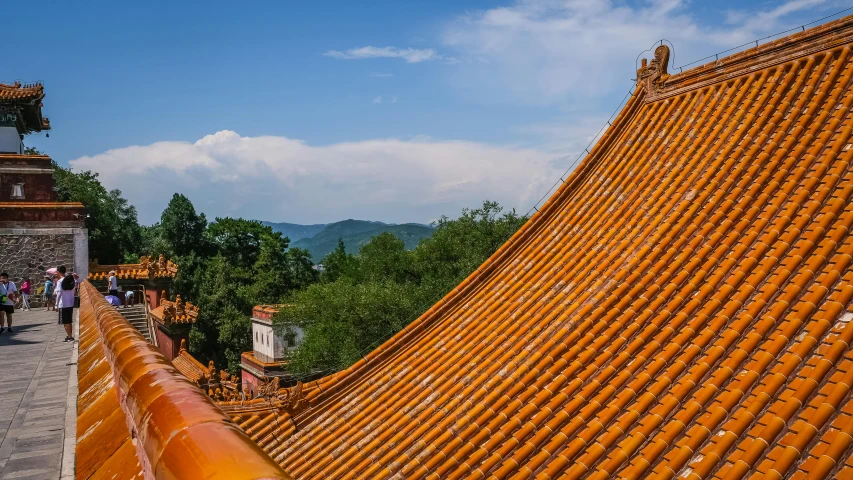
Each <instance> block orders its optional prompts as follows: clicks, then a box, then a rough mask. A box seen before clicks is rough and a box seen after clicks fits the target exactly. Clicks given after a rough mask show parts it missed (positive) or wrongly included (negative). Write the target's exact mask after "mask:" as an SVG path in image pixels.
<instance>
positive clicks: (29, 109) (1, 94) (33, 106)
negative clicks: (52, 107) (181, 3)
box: [0, 82, 50, 134]
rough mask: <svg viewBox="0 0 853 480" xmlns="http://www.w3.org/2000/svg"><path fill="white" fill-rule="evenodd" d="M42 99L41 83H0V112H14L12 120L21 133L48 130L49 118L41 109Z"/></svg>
mask: <svg viewBox="0 0 853 480" xmlns="http://www.w3.org/2000/svg"><path fill="white" fill-rule="evenodd" d="M43 99H44V85H42V84H41V83H31V84H22V83H21V82H15V83H11V84H9V83H0V107H2V108H0V114H9V113H11V114H14V115H15V116H14V117H13V118H14V122H15V123H16V125H17V127H18V130H19V132H21V133H25V134H26V133H31V132H40V131H42V130H50V119H48V118H47V117H45V116H43V115H42V111H41V109H42V106H43V105H42V100H43ZM10 109H11V110H10ZM17 114H20V116H18V115H17Z"/></svg>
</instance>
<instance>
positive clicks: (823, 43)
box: [641, 15, 853, 102]
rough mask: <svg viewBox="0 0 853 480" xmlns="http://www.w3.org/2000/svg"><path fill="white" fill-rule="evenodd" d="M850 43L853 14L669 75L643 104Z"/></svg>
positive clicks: (852, 31) (852, 33) (852, 32)
mask: <svg viewBox="0 0 853 480" xmlns="http://www.w3.org/2000/svg"><path fill="white" fill-rule="evenodd" d="M851 40H853V15H849V16H846V17H842V18H839V19H837V20H834V21H831V22H828V23H825V24H822V25H818V26H816V27H813V28H810V29H807V30H804V31H802V32H798V33H795V34H793V35H788V36H785V37H782V38H779V39H776V40H773V41H770V42H767V43H764V44H761V45H758V46H755V47H752V48H749V49H747V50H743V51H741V52H737V53H733V54H731V55H727V56H725V57H720V58H717V59H716V60H714V61H712V62H708V63H706V64H704V65H699V66H696V67H693V68H690V69H688V70H685V71H683V72H679V73H674V74H670V75H669V76H668V78H667V79H666V80H665V81H664V82H661V83H660V84H658V85H656V86H655V87H656V88H652V89H651V91H650V92H649V95H648V96H647V98H646V101H649V102H653V101H657V100H661V99H664V98H669V97H672V96H674V95H680V94H682V93H685V92H688V91H690V90H694V89H697V88H701V87H705V86H708V85H711V84H713V83H716V82H722V81H725V80H729V79H731V78H734V77H738V76H741V75H746V74H749V73H751V72H755V71H758V70H762V69H765V68H769V67H771V66H774V65H778V64H781V63H785V62H790V61H792V60H795V59H797V58H801V57H804V56H808V55H812V54H814V53H817V52H820V51H825V50H830V49H832V48H835V47H839V46H842V45H845V44H847V43H850V41H851ZM662 46H663V47H666V45H662ZM667 51H668V49H667ZM641 70H642V69H641Z"/></svg>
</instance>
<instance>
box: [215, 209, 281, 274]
mask: <svg viewBox="0 0 853 480" xmlns="http://www.w3.org/2000/svg"><path fill="white" fill-rule="evenodd" d="M264 235H269V236H272V235H273V231H272V228H271V227H268V226H266V225H264V224H262V223H261V222H259V221H257V220H246V219H243V218H230V217H226V218H216V220H215V221H214V222H213V223H211V224H210V225H209V226H208V229H207V237H208V238H209V239H210V240H211V242H212V243H213V245H214V246H215V247H216V249H217V251H218V252H219V254H220V255H223V256H224V257H225V258H227V259H228V261H229V262H231V264H232V265H240V266H245V267H250V266H252V265H253V264H254V263H255V262H256V261H257V260H258V254H259V252H260V247H261V237H263V236H264ZM279 236H280V235H279ZM288 242H289V241H288ZM285 247H287V245H286V244H285Z"/></svg>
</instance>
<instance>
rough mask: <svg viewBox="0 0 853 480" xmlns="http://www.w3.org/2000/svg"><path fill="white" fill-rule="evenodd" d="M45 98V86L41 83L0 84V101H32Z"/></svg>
mask: <svg viewBox="0 0 853 480" xmlns="http://www.w3.org/2000/svg"><path fill="white" fill-rule="evenodd" d="M42 98H44V85H42V84H40V83H33V84H27V85H24V84H21V82H15V83H13V84H8V83H0V101H32V100H41V99H42Z"/></svg>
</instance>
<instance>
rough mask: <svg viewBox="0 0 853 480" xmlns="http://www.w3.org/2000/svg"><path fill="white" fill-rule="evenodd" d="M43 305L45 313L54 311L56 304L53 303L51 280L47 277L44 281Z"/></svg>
mask: <svg viewBox="0 0 853 480" xmlns="http://www.w3.org/2000/svg"><path fill="white" fill-rule="evenodd" d="M44 304H45V305H47V311H48V312H49V311H51V310H56V303H55V302H54V301H53V279H52V278H50V277H47V279H45V281H44Z"/></svg>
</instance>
